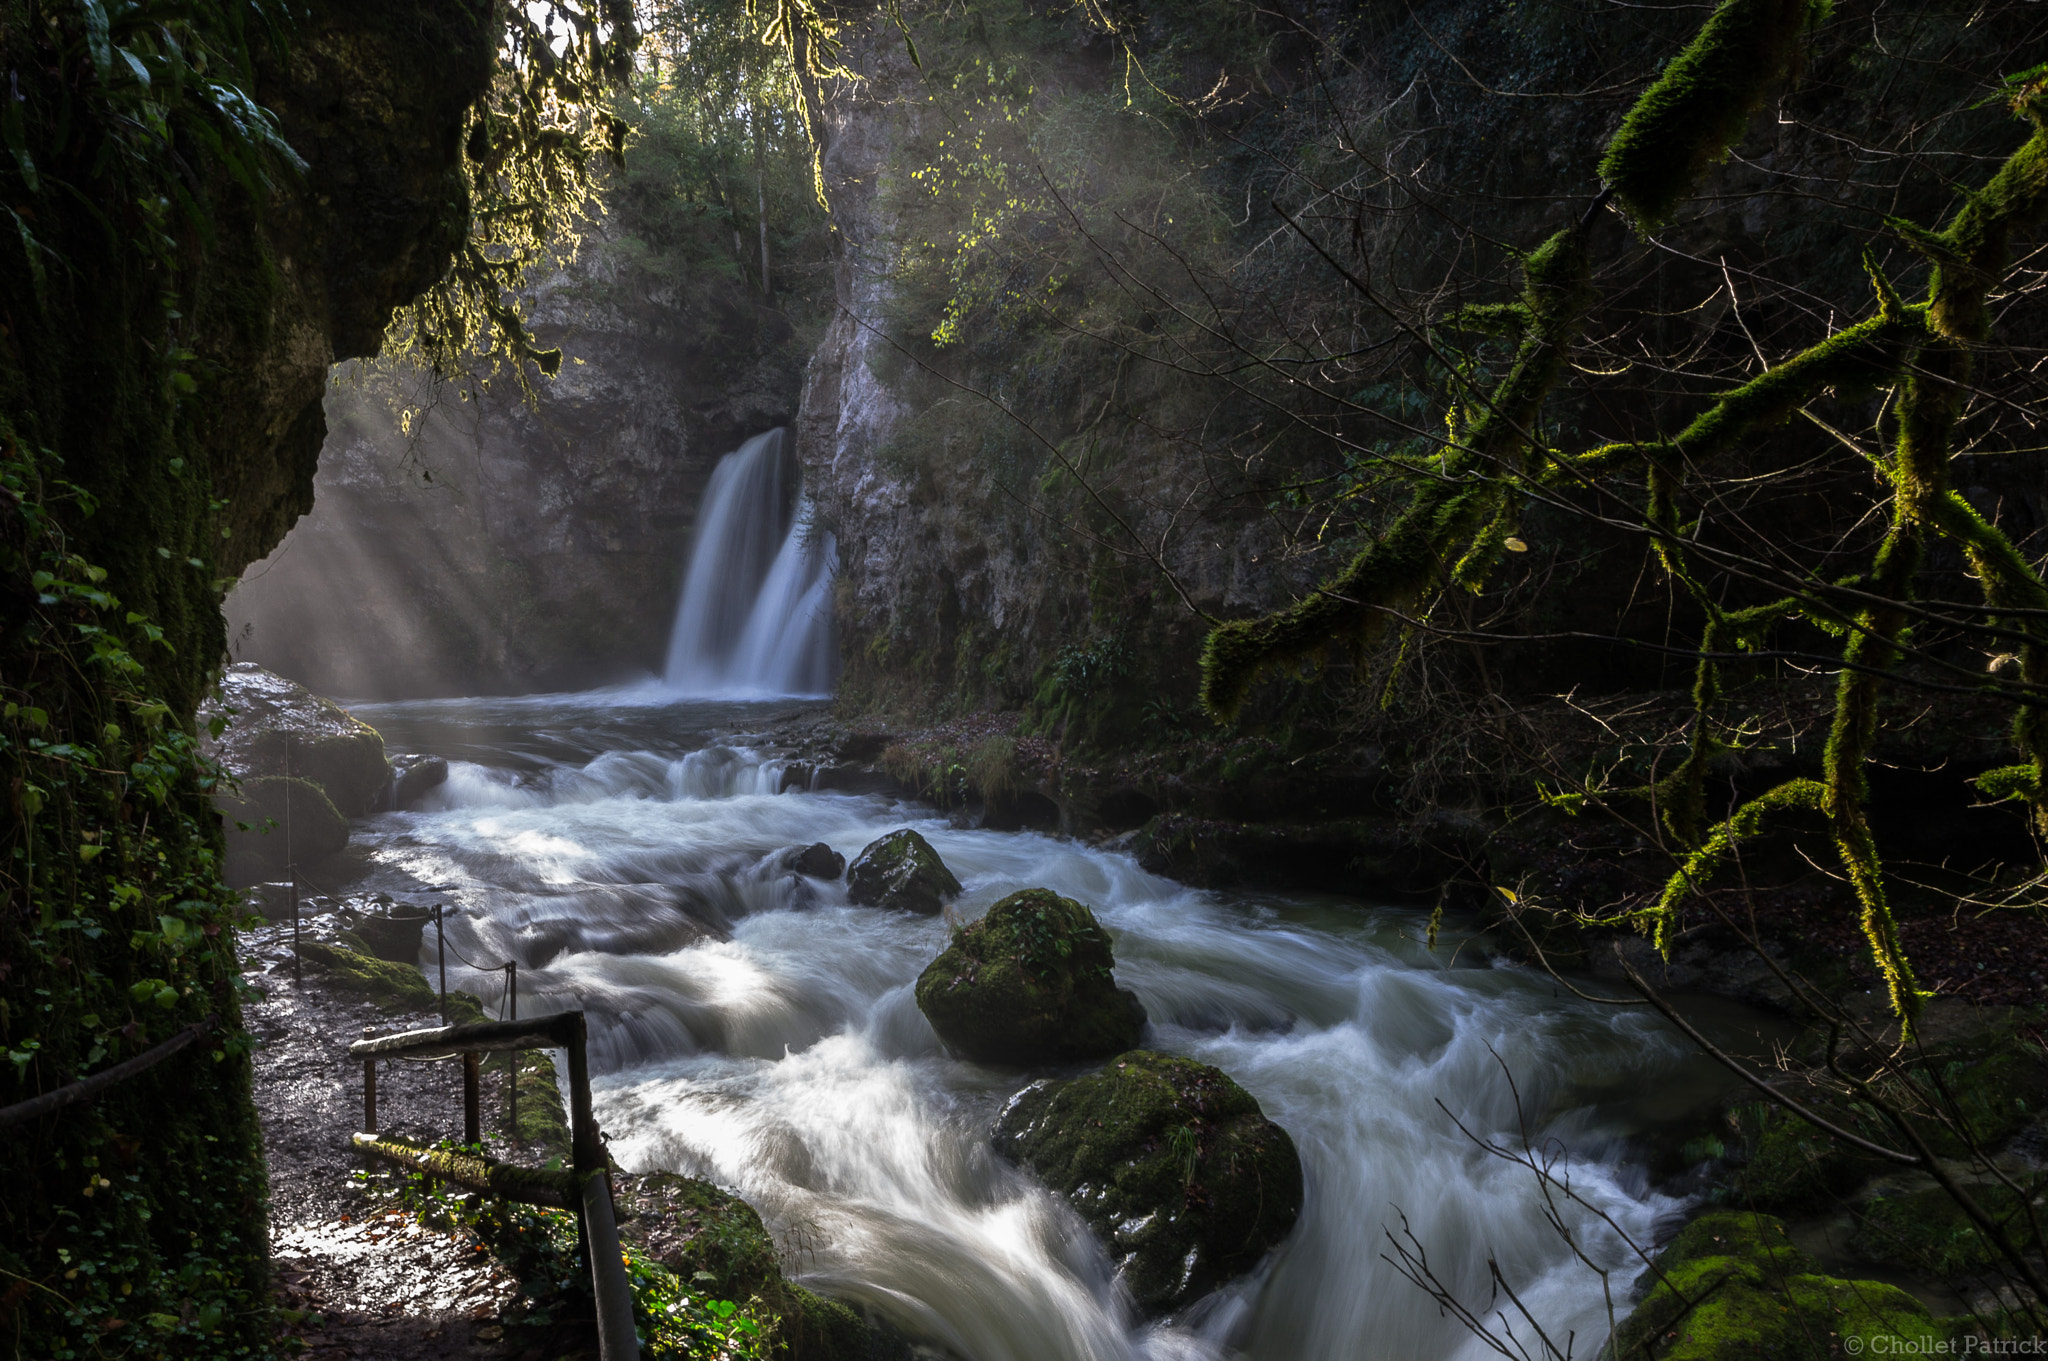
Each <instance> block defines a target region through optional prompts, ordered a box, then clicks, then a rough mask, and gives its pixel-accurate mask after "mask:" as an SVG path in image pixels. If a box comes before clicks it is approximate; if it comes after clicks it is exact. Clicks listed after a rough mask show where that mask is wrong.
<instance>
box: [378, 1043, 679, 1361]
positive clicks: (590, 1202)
mask: <svg viewBox="0 0 2048 1361" xmlns="http://www.w3.org/2000/svg"><path fill="white" fill-rule="evenodd" d="M588 1036H589V1029H588V1026H587V1024H586V1022H585V1021H584V1017H583V1013H582V1012H580V1011H563V1012H557V1013H556V1014H555V1015H552V1016H540V1017H534V1018H532V1019H530V1020H523V1021H515V1020H505V1021H480V1022H476V1023H474V1024H471V1025H444V1026H436V1027H434V1028H433V1029H431V1030H411V1031H406V1032H404V1033H402V1034H398V1035H384V1036H379V1037H377V1038H375V1039H367V1040H357V1041H356V1042H355V1043H353V1044H351V1045H350V1046H349V1047H348V1052H349V1057H351V1058H359V1059H361V1060H362V1061H363V1108H364V1123H366V1124H367V1125H369V1130H368V1131H367V1132H366V1135H365V1134H359V1135H357V1136H356V1137H355V1139H354V1141H353V1142H354V1143H355V1145H356V1147H358V1148H360V1149H361V1150H362V1151H364V1152H366V1153H371V1154H375V1155H376V1156H378V1157H381V1158H386V1159H389V1160H390V1161H393V1162H397V1163H401V1164H404V1165H406V1166H412V1167H418V1168H420V1170H422V1171H427V1172H429V1173H433V1172H435V1171H436V1169H435V1168H434V1167H433V1166H432V1165H431V1164H430V1161H429V1159H427V1158H426V1157H424V1156H419V1155H420V1154H422V1153H423V1152H424V1151H420V1150H411V1149H409V1148H407V1147H405V1146H403V1145H395V1144H390V1143H387V1142H385V1141H382V1140H379V1139H377V1137H376V1133H377V1061H378V1060H379V1059H403V1060H409V1061H411V1062H416V1063H431V1062H434V1061H436V1060H439V1059H450V1058H456V1057H458V1056H459V1057H460V1058H461V1059H462V1060H463V1079H464V1081H463V1098H464V1101H463V1105H464V1115H465V1117H466V1123H467V1126H468V1133H469V1142H471V1143H475V1142H478V1128H477V1127H478V1124H479V1123H480V1122H479V1120H478V1118H477V1117H478V1110H477V1106H478V1096H477V1085H476V1071H477V1070H476V1063H477V1056H478V1055H479V1054H487V1053H498V1052H504V1051H508V1050H521V1049H562V1050H566V1051H568V1055H569V1150H570V1159H569V1161H570V1174H571V1180H572V1182H573V1184H574V1185H575V1186H576V1187H577V1188H578V1190H577V1196H578V1199H579V1200H580V1201H581V1211H582V1212H581V1213H580V1214H579V1215H578V1216H577V1227H578V1230H579V1232H580V1235H581V1238H582V1241H583V1256H584V1258H585V1260H587V1261H588V1262H589V1263H590V1284H591V1290H592V1292H593V1293H594V1294H595V1295H596V1296H597V1349H598V1354H599V1356H601V1357H602V1358H603V1361H638V1358H639V1356H640V1344H639V1339H638V1338H637V1336H636V1335H635V1333H634V1329H633V1287H632V1285H631V1284H630V1283H629V1282H628V1281H627V1280H626V1267H625V1260H624V1258H623V1256H622V1255H621V1253H620V1251H619V1226H618V1219H617V1216H616V1214H615V1212H614V1211H613V1209H612V1195H611V1177H610V1170H611V1164H610V1160H609V1159H607V1158H606V1157H605V1153H604V1143H603V1140H602V1139H601V1138H600V1136H599V1134H598V1129H597V1120H596V1118H595V1117H594V1116H593V1115H592V1114H591V1107H590V1061H589V1057H588V1054H587V1052H586V1047H587V1046H586V1041H587V1039H588ZM514 1075H515V1077H516V1076H517V1065H516V1064H515V1065H514ZM465 1161H468V1160H465ZM479 1168H481V1169H482V1170H480V1171H479V1170H477V1169H472V1168H468V1167H466V1166H465V1167H458V1166H456V1165H454V1164H453V1163H450V1164H449V1165H448V1166H446V1167H444V1168H442V1169H441V1170H440V1173H439V1174H440V1175H446V1176H450V1177H451V1179H453V1180H459V1181H462V1182H463V1183H464V1184H466V1185H467V1184H471V1182H470V1176H471V1175H472V1174H474V1175H475V1176H478V1177H481V1178H482V1179H483V1180H484V1181H485V1183H486V1188H487V1189H495V1188H491V1187H490V1186H489V1183H490V1182H491V1181H492V1180H494V1179H493V1178H492V1176H491V1175H490V1171H489V1164H488V1162H487V1161H480V1162H479ZM496 1180H497V1181H498V1183H499V1185H500V1186H502V1187H503V1188H504V1189H503V1190H500V1191H499V1192H498V1193H499V1194H503V1195H508V1196H511V1197H512V1198H514V1199H525V1200H531V1201H532V1203H535V1204H549V1203H553V1202H551V1201H542V1200H537V1199H534V1198H533V1197H532V1196H530V1195H528V1194H526V1193H525V1188H524V1187H523V1186H522V1185H521V1184H520V1179H519V1178H517V1177H501V1178H497V1179H496ZM552 1186H553V1183H552V1182H550V1183H547V1185H546V1187H545V1188H543V1186H542V1185H541V1184H540V1183H535V1184H534V1186H533V1189H534V1190H536V1191H539V1192H540V1193H541V1194H550V1193H551V1191H552ZM564 1198H566V1192H565V1193H564Z"/></svg>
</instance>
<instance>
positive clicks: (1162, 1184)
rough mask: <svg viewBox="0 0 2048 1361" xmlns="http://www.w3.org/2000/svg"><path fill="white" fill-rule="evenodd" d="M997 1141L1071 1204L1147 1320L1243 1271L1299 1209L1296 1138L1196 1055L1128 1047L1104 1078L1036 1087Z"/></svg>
mask: <svg viewBox="0 0 2048 1361" xmlns="http://www.w3.org/2000/svg"><path fill="white" fill-rule="evenodd" d="M994 1143H995V1147H996V1150H997V1151H998V1152H999V1153H1002V1154H1004V1155H1005V1156H1007V1157H1010V1158H1014V1159H1016V1160H1017V1161H1018V1162H1019V1163H1021V1164H1023V1165H1024V1166H1025V1167H1028V1168H1030V1169H1031V1170H1032V1171H1033V1172H1034V1173H1036V1174H1037V1175H1038V1177H1039V1179H1040V1180H1042V1181H1044V1182H1045V1184H1046V1185H1048V1186H1050V1187H1051V1188H1052V1189H1053V1190H1055V1191H1058V1192H1059V1193H1060V1194H1061V1195H1062V1196H1064V1197H1066V1199H1067V1201H1068V1203H1069V1204H1071V1205H1072V1206H1073V1207H1074V1209H1075V1210H1076V1211H1077V1212H1078V1213H1079V1214H1080V1216H1081V1218H1082V1219H1084V1220H1086V1221H1087V1223H1088V1226H1089V1227H1090V1228H1092V1229H1094V1230H1095V1232H1096V1234H1097V1235H1099V1236H1100V1238H1101V1239H1102V1242H1103V1245H1104V1246H1105V1247H1106V1248H1107V1249H1108V1250H1109V1255H1110V1256H1111V1257H1112V1258H1113V1259H1115V1261H1116V1263H1117V1275H1118V1277H1119V1279H1121V1280H1122V1282H1123V1283H1124V1285H1125V1287H1126V1288H1128V1289H1129V1290H1130V1292H1131V1295H1132V1297H1133V1298H1134V1299H1135V1300H1137V1302H1138V1305H1139V1307H1140V1308H1142V1309H1144V1310H1145V1311H1146V1312H1148V1313H1153V1314H1161V1313H1168V1312H1171V1311H1172V1310H1175V1309H1178V1308H1180V1307H1182V1306H1184V1305H1186V1304H1188V1303H1189V1302H1191V1301H1193V1300H1194V1299H1196V1298H1197V1297H1198V1296H1200V1295H1203V1294H1205V1293H1207V1292H1208V1291H1210V1290H1212V1289H1214V1288H1215V1287H1216V1286H1218V1285H1220V1284H1221V1283H1222V1282H1224V1281H1226V1280H1229V1279H1230V1278H1231V1277H1233V1276H1237V1275H1241V1274H1243V1273H1244V1272H1246V1271H1248V1270H1250V1269H1251V1268H1252V1267H1253V1266H1254V1265H1255V1264H1256V1263H1257V1262H1258V1260H1259V1258H1261V1257H1262V1256H1264V1255H1265V1254H1266V1253H1267V1252H1268V1251H1270V1250H1271V1249H1272V1248H1273V1247H1274V1245H1276V1244H1277V1243H1279V1241H1280V1240H1281V1239H1282V1238H1285V1237H1286V1236H1287V1231H1288V1230H1289V1229H1291V1228H1292V1227H1293V1226H1294V1220H1295V1216H1296V1215H1298V1214H1300V1213H1301V1198H1302V1178H1301V1159H1300V1157H1299V1156H1298V1155H1297V1154H1296V1152H1295V1149H1294V1140H1293V1139H1291V1138H1289V1137H1288V1134H1287V1131H1286V1130H1284V1129H1282V1128H1280V1126H1278V1125H1276V1124H1274V1123H1273V1122H1272V1121H1271V1120H1268V1119H1267V1118H1266V1116H1265V1113H1264V1112H1263V1111H1261V1110H1260V1109H1259V1103H1258V1102H1257V1101H1255V1100H1254V1099H1253V1098H1252V1095H1251V1093H1249V1092H1247V1091H1246V1090H1245V1089H1244V1088H1242V1087H1240V1086H1238V1085H1237V1084H1236V1083H1235V1082H1232V1081H1231V1080H1230V1078H1229V1076H1228V1075H1226V1074H1224V1073H1223V1072H1221V1071H1219V1070H1218V1069H1215V1068H1211V1067H1210V1066H1208V1065H1207V1064H1204V1063H1196V1062H1195V1061H1194V1060H1192V1059H1183V1058H1174V1057H1171V1056H1170V1055H1166V1054H1155V1053H1152V1052H1150V1051H1149V1050H1143V1049H1134V1050H1132V1051H1131V1052H1129V1053H1127V1054H1124V1055H1122V1056H1121V1057H1119V1058H1118V1059H1116V1060H1115V1061H1114V1062H1112V1063H1110V1064H1109V1065H1108V1066H1107V1067H1105V1068H1104V1069H1103V1070H1102V1071H1101V1072H1099V1073H1094V1074H1091V1075H1089V1076H1087V1077H1079V1078H1073V1079H1070V1080H1067V1081H1049V1080H1048V1081H1042V1082H1035V1083H1033V1084H1032V1085H1031V1086H1029V1087H1026V1088H1025V1089H1024V1090H1023V1091H1021V1092H1019V1093H1018V1094H1017V1095H1016V1096H1015V1097H1013V1098H1011V1100H1010V1104H1009V1106H1008V1107H1007V1108H1005V1110H1004V1111H1003V1114H1002V1117H1001V1118H1000V1119H999V1120H997V1122H996V1127H995V1134H994Z"/></svg>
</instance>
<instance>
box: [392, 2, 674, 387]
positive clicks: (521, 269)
mask: <svg viewBox="0 0 2048 1361" xmlns="http://www.w3.org/2000/svg"><path fill="white" fill-rule="evenodd" d="M493 8H494V10H495V11H496V13H497V17H498V20H499V22H500V23H501V24H502V29H501V30H500V31H501V33H502V38H501V43H502V45H501V47H500V49H499V53H498V65H497V70H496V73H495V75H494V77H493V79H492V82H491V89H490V93H489V94H488V95H487V96H485V98H483V99H482V100H479V101H478V102H477V104H476V105H475V106H474V107H473V108H472V109H471V110H470V115H469V126H468V128H467V129H466V130H465V132H464V134H463V139H462V156H463V171H464V175H465V178H466V180H467V181H468V185H469V202H468V204H467V205H466V224H467V230H466V232H465V233H464V235H463V237H462V240H461V243H460V245H459V246H458V248H457V251H456V256H455V260H454V263H453V264H452V265H451V266H450V268H449V270H448V272H447V274H446V275H444V276H443V277H442V278H441V279H440V280H439V281H438V282H436V283H435V284H434V286H433V287H432V288H430V289H428V290H427V292H426V293H424V294H423V295H421V296H420V297H419V298H418V299H417V300H415V301H414V302H413V303H412V304H410V305H409V306H407V307H405V308H402V309H401V310H400V311H399V313H398V315H397V316H396V317H395V318H394V319H393V321H392V324H391V329H390V331H389V333H388V334H387V335H386V337H385V342H384V353H385V355H386V356H387V357H391V358H398V359H404V360H409V361H413V362H416V363H418V364H420V365H422V366H424V367H427V368H430V369H432V370H433V371H434V372H435V373H437V374H439V375H441V376H442V377H452V376H454V375H455V374H457V373H462V372H466V371H473V376H474V378H475V381H476V382H477V383H478V384H479V385H480V386H481V385H484V384H487V383H488V381H489V377H490V375H492V374H494V373H496V372H497V371H498V370H499V369H500V368H503V369H506V370H509V372H510V374H511V376H512V377H513V379H514V380H515V381H516V382H517V383H518V384H519V386H520V389H521V391H523V392H525V393H527V394H528V395H529V397H530V396H531V395H532V387H531V379H530V377H529V376H528V373H527V369H528V366H529V365H530V366H531V367H532V368H534V369H536V370H538V371H539V372H541V373H543V374H545V375H547V376H549V377H553V376H554V375H555V374H556V373H558V372H560V371H561V367H562V352H561V350H559V349H544V348H542V346H541V344H540V342H539V341H538V340H537V339H535V337H534V336H533V335H532V334H531V333H530V332H529V331H528V329H527V326H526V320H525V316H524V314H523V313H522V312H521V310H520V303H519V301H518V299H519V291H520V288H521V285H523V284H524V283H525V282H526V281H527V279H528V276H529V273H530V272H531V271H532V270H534V269H535V268H536V267H542V266H545V265H548V264H551V263H553V262H554V260H555V259H556V258H557V254H558V253H559V252H567V253H568V254H570V255H571V256H573V253H574V249H575V245H574V243H575V240H576V229H577V228H578V226H579V225H580V224H582V223H583V222H584V221H585V220H587V218H588V217H589V215H590V213H591V212H592V210H593V206H594V203H595V200H596V198H597V194H598V185H599V176H600V171H601V169H602V167H603V166H605V165H607V164H616V163H617V162H618V161H619V159H620V158H621V157H622V156H623V155H624V152H625V146H626V138H627V133H628V127H627V124H626V121H625V120H624V119H623V118H622V117H620V116H619V114H618V113H616V112H615V111H614V110H613V109H612V108H611V106H610V104H609V103H608V102H607V99H606V95H607V92H608V91H609V90H611V89H613V88H615V87H617V86H619V85H622V84H623V83H624V82H625V80H626V79H627V77H628V75H629V73H630V71H631V64H632V54H633V49H634V47H635V45H636V44H637V42H638V40H639V32H638V29H637V28H636V26H635V22H634V15H633V9H632V6H631V5H630V4H628V3H626V2H625V0H543V3H540V4H535V5H526V4H518V3H513V0H494V5H493Z"/></svg>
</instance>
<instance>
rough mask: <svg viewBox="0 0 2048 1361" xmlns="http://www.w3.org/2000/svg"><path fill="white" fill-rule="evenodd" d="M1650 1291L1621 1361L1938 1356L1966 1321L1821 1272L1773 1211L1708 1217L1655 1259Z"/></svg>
mask: <svg viewBox="0 0 2048 1361" xmlns="http://www.w3.org/2000/svg"><path fill="white" fill-rule="evenodd" d="M1652 1279H1653V1280H1654V1281H1655V1284H1654V1286H1653V1287H1652V1288H1651V1290H1650V1293H1649V1294H1648V1295H1647V1296H1645V1297H1644V1299H1643V1302H1642V1303H1641V1304H1639V1305H1637V1306H1636V1309H1635V1312H1634V1313H1633V1314H1631V1315H1630V1316H1629V1317H1628V1320H1627V1321H1626V1322H1624V1323H1623V1324H1622V1326H1621V1328H1620V1329H1619V1330H1618V1331H1617V1332H1616V1334H1615V1337H1614V1343H1613V1347H1614V1356H1615V1357H1616V1361H1635V1359H1636V1358H1648V1357H1658V1358H1668V1359H1669V1361H1738V1358H1747V1357H1754V1356H1772V1357H1783V1358H1788V1361H1789V1359H1790V1358H1805V1357H1812V1358H1816V1361H1818V1358H1823V1357H1832V1356H1839V1355H1842V1354H1843V1349H1844V1348H1845V1347H1846V1348H1847V1349H1849V1351H1850V1354H1852V1355H1853V1354H1864V1355H1871V1356H1882V1355H1885V1354H1886V1351H1887V1350H1890V1351H1891V1352H1892V1353H1893V1354H1898V1355H1904V1354H1907V1353H1908V1351H1909V1350H1911V1351H1915V1352H1918V1353H1921V1354H1928V1355H1933V1354H1937V1353H1938V1351H1939V1350H1941V1349H1943V1348H1944V1347H1955V1346H1958V1345H1960V1342H1961V1339H1962V1337H1963V1335H1964V1333H1965V1332H1966V1331H1967V1330H1968V1326H1969V1325H1968V1321H1967V1320H1960V1319H1943V1318H1935V1317H1933V1316H1932V1315H1930V1314H1929V1313H1928V1312H1927V1308H1926V1306H1925V1305H1923V1304H1921V1303H1920V1302H1919V1301H1918V1300H1916V1299H1914V1298H1913V1297H1912V1296H1911V1295H1908V1294H1907V1293H1906V1292H1905V1291H1903V1290H1900V1289H1899V1288H1898V1287H1896V1286H1890V1285H1884V1284H1881V1283H1879V1282H1877V1281H1845V1280H1838V1279H1836V1278H1834V1277H1831V1276H1824V1275H1822V1274H1820V1268H1819V1266H1818V1264H1816V1263H1815V1262H1814V1261H1813V1259H1812V1258H1810V1257H1808V1256H1807V1255H1806V1254H1805V1253H1803V1252H1800V1251H1799V1250H1798V1249H1796V1248H1794V1247H1793V1246H1792V1245H1791V1243H1790V1242H1789V1240H1788V1237H1787V1234H1786V1231H1785V1226H1784V1224H1783V1223H1782V1222H1780V1221H1779V1220H1776V1219H1773V1218H1771V1217H1770V1216H1769V1215H1760V1214H1750V1213H1738V1212H1720V1213H1715V1214H1709V1215H1703V1216H1702V1217H1700V1218H1699V1219H1696V1220H1694V1221H1693V1222H1692V1223H1690V1224H1688V1225H1686V1226H1685V1229H1684V1231H1683V1232H1681V1233H1680V1234H1679V1235H1678V1237H1677V1238H1676V1239H1675V1240H1674V1241H1673V1242H1672V1243H1671V1245H1670V1246H1669V1247H1667V1248H1665V1249H1664V1251H1663V1252H1662V1253H1660V1254H1659V1255H1658V1257H1657V1265H1656V1272H1655V1275H1654V1276H1653V1278H1652Z"/></svg>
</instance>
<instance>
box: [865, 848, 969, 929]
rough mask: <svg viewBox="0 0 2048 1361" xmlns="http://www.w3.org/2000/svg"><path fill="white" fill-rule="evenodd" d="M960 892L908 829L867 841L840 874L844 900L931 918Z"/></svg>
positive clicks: (935, 856) (936, 858)
mask: <svg viewBox="0 0 2048 1361" xmlns="http://www.w3.org/2000/svg"><path fill="white" fill-rule="evenodd" d="M959 892H960V881H959V880H958V879H956V878H954V877H953V871H951V870H949V869H947V868H946V862H945V861H943V860H941V859H939V853H938V852H937V851H935V850H933V849H932V844H931V843H930V842H929V841H926V840H925V839H924V838H923V837H921V836H919V835H918V834H917V833H916V832H914V831H912V830H911V829H910V828H908V827H905V828H903V829H902V830H901V831H896V832H891V833H889V835H887V836H885V837H883V838H882V839H881V840H879V841H873V842H870V843H868V845H867V846H866V847H865V848H864V849H863V850H862V851H861V853H860V854H859V855H857V856H855V857H854V858H853V865H852V867H851V868H849V869H848V870H847V871H846V896H847V899H848V901H850V902H853V903H855V904H857V905H858V906H861V907H893V908H897V909H899V910H901V911H904V912H916V913H919V914H920V915H922V916H927V917H931V916H936V915H938V913H939V912H940V911H941V910H943V909H944V908H945V906H946V903H947V902H948V901H950V900H951V899H952V898H953V897H955V896H956V895H957V894H958V893H959Z"/></svg>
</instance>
